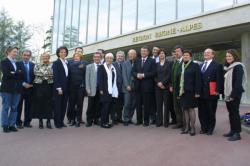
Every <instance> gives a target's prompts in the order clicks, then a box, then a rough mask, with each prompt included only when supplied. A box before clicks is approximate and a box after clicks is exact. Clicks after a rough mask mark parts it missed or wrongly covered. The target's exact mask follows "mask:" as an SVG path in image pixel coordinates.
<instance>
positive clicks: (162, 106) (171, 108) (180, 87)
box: [1, 45, 246, 141]
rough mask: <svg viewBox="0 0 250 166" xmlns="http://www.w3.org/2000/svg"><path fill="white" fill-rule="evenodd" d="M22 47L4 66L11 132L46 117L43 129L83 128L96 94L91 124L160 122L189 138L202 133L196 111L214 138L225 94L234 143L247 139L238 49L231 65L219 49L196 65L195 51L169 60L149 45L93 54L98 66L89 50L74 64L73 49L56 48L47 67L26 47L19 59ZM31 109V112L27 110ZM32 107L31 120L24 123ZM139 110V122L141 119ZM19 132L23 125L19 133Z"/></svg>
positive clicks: (6, 123)
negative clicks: (219, 56) (87, 58)
mask: <svg viewBox="0 0 250 166" xmlns="http://www.w3.org/2000/svg"><path fill="white" fill-rule="evenodd" d="M17 54H18V48H17V47H12V46H10V47H8V49H7V51H6V58H5V59H3V60H2V61H1V70H2V73H3V75H2V83H1V96H2V127H3V132H5V133H8V132H16V131H18V130H17V128H18V129H21V128H23V127H28V128H30V127H32V125H31V120H32V119H39V128H40V129H42V128H44V125H43V120H44V119H46V120H47V121H46V127H47V128H49V129H51V128H52V125H51V122H50V120H51V119H54V126H55V127H56V128H58V129H61V128H63V127H67V125H66V124H65V123H64V119H65V115H66V117H67V120H68V123H69V124H70V126H76V127H80V126H81V124H84V123H85V122H84V121H83V119H82V113H83V101H84V97H85V96H87V97H88V106H87V110H86V124H85V126H86V127H91V126H92V125H99V126H101V127H102V128H111V127H113V126H114V125H117V124H118V123H123V124H124V126H128V125H130V124H135V125H143V126H144V127H147V126H149V125H156V127H161V126H164V127H169V125H173V126H172V128H173V129H181V134H190V135H191V136H194V135H196V129H195V120H196V112H195V108H196V107H198V117H199V121H200V124H201V130H200V134H207V135H212V134H213V132H214V129H215V124H216V109H217V104H218V99H219V98H220V95H221V96H223V98H224V99H225V102H226V106H227V109H228V112H229V120H230V131H229V132H228V133H227V134H224V136H225V137H228V140H229V141H236V140H240V139H241V137H240V132H241V124H240V115H239V106H240V101H241V97H242V93H243V92H244V88H245V87H244V86H245V83H246V69H245V66H244V65H243V64H242V63H241V62H240V57H239V54H238V52H237V51H236V50H234V49H229V50H227V51H226V55H225V64H224V66H223V65H222V64H219V63H217V62H216V61H215V60H214V57H215V52H214V50H213V49H211V48H207V49H205V51H204V62H200V63H199V62H196V61H193V60H192V52H191V51H190V50H184V49H183V48H182V46H180V45H177V46H175V47H174V48H173V50H172V51H171V54H172V55H171V56H167V54H168V53H167V52H166V50H164V49H162V48H159V47H157V46H155V47H153V49H152V56H150V55H151V51H150V50H149V48H148V47H147V46H143V47H142V48H141V49H140V53H139V54H140V56H138V55H137V51H136V50H135V49H130V50H129V51H128V54H127V60H125V58H126V56H125V52H124V51H118V52H117V53H116V55H115V56H114V55H113V54H112V53H107V54H105V51H104V50H103V49H98V50H97V51H96V52H95V53H93V62H92V63H88V62H86V61H84V60H83V49H82V48H81V47H77V48H75V53H74V55H73V59H72V60H66V57H67V56H68V49H67V48H66V47H64V46H62V47H59V48H58V49H57V51H56V55H57V57H58V59H57V60H56V61H54V62H53V63H51V62H50V55H49V54H48V53H44V54H42V56H41V63H38V64H34V63H32V62H31V61H30V58H31V56H32V53H31V51H30V50H23V51H22V53H21V58H22V60H21V61H18V62H16V56H17ZM23 107H24V108H23ZM22 110H24V120H23V121H22V120H21V115H22ZM135 112H136V122H133V121H132V119H133V116H134V113H135ZM16 127H17V128H16Z"/></svg>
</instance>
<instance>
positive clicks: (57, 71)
mask: <svg viewBox="0 0 250 166" xmlns="http://www.w3.org/2000/svg"><path fill="white" fill-rule="evenodd" d="M52 68H53V81H54V90H56V89H57V88H62V90H63V92H68V77H67V76H66V73H65V70H64V67H63V64H62V62H61V60H60V59H59V58H58V59H57V60H56V61H55V62H54V63H53V66H52Z"/></svg>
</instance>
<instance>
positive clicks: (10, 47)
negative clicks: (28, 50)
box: [5, 46, 19, 55]
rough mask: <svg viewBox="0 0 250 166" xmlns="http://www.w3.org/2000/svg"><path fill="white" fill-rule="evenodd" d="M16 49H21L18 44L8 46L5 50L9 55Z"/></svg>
mask: <svg viewBox="0 0 250 166" xmlns="http://www.w3.org/2000/svg"><path fill="white" fill-rule="evenodd" d="M14 49H17V50H19V48H18V47H16V46H8V47H7V49H6V51H5V53H6V55H8V53H10V52H11V51H12V50H14Z"/></svg>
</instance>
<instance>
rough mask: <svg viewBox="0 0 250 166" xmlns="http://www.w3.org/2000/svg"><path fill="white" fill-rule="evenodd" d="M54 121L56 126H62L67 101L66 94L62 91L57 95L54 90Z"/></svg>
mask: <svg viewBox="0 0 250 166" xmlns="http://www.w3.org/2000/svg"><path fill="white" fill-rule="evenodd" d="M54 101H55V105H54V106H55V108H54V122H55V126H56V127H62V125H63V121H64V117H65V113H66V109H67V102H68V94H67V93H65V92H63V95H59V94H58V92H57V91H55V92H54Z"/></svg>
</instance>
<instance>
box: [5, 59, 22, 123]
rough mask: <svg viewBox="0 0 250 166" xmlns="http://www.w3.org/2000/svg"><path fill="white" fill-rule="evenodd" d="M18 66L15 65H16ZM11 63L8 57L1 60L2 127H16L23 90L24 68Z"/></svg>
mask: <svg viewBox="0 0 250 166" xmlns="http://www.w3.org/2000/svg"><path fill="white" fill-rule="evenodd" d="M13 64H14V65H15V66H16V68H15V67H14V65H13ZM13 64H12V63H11V61H10V60H9V59H8V58H5V59H3V60H2V61H1V69H2V73H3V76H2V82H1V97H2V101H3V102H2V112H1V114H2V127H4V128H7V127H14V126H15V124H16V117H17V106H18V103H19V100H20V94H21V91H22V80H23V70H22V68H21V66H20V65H19V64H17V63H15V62H13Z"/></svg>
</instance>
